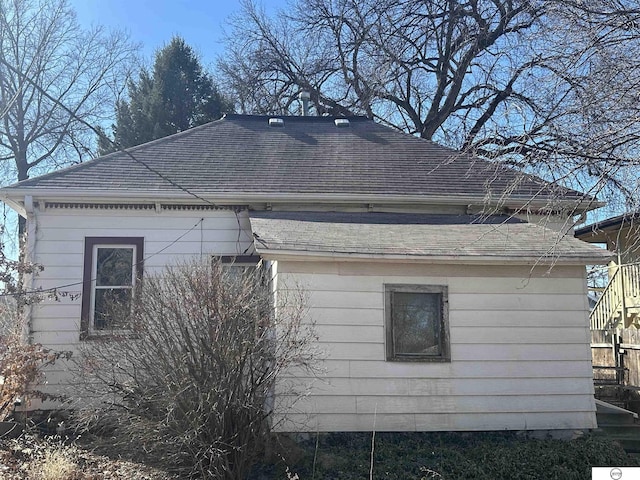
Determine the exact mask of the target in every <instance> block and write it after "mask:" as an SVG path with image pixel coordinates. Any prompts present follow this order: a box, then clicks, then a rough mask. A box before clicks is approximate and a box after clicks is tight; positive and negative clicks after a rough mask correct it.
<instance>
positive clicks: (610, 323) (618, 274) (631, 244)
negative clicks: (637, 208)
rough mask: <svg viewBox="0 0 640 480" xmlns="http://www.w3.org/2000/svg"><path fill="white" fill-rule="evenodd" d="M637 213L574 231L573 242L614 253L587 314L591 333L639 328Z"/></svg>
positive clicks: (639, 237) (639, 234)
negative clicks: (602, 248) (587, 244)
mask: <svg viewBox="0 0 640 480" xmlns="http://www.w3.org/2000/svg"><path fill="white" fill-rule="evenodd" d="M639 222H640V213H638V212H634V213H627V214H624V215H619V216H616V217H612V218H608V219H606V220H602V221H599V222H596V223H593V224H590V225H586V226H584V227H581V228H578V229H576V231H575V236H576V238H579V239H580V240H583V241H585V242H589V243H596V244H601V245H604V246H606V248H607V249H608V250H610V251H612V252H615V254H616V255H615V257H614V259H613V260H612V261H611V262H610V264H609V268H608V272H607V273H608V275H607V277H608V281H607V284H606V286H604V287H603V288H596V289H597V293H598V300H597V302H596V303H595V305H593V308H592V310H591V314H590V324H591V329H592V330H605V331H609V332H610V331H613V330H616V329H621V328H629V327H636V328H638V327H640V224H639Z"/></svg>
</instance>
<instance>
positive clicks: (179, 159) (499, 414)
mask: <svg viewBox="0 0 640 480" xmlns="http://www.w3.org/2000/svg"><path fill="white" fill-rule="evenodd" d="M0 194H1V195H2V198H3V200H4V201H5V202H6V203H7V204H8V205H10V206H11V207H12V208H13V209H15V210H16V211H17V212H18V213H19V214H20V215H22V216H23V217H25V218H27V222H28V223H27V230H28V239H27V244H28V252H29V255H30V257H31V258H32V259H33V260H34V261H36V262H38V263H40V264H42V265H44V267H45V270H44V272H43V273H42V274H41V275H40V276H39V277H38V278H37V279H35V286H37V287H42V288H50V287H54V286H60V285H64V286H66V287H64V289H65V290H67V291H72V292H74V293H77V294H79V295H80V298H79V299H75V298H63V299H62V300H61V301H60V302H45V303H43V304H41V305H38V306H37V307H35V308H34V309H33V311H32V312H31V313H30V316H31V317H30V325H29V328H30V332H31V335H32V337H33V339H34V340H35V341H38V342H42V343H44V344H46V345H49V346H52V347H55V348H58V349H74V348H76V347H77V345H78V343H79V342H85V341H91V337H92V335H97V334H99V333H100V331H101V329H103V328H104V327H105V325H104V323H105V322H104V318H103V317H102V316H101V298H102V293H101V291H100V290H101V288H100V287H101V285H96V282H95V281H94V279H95V278H96V276H97V275H99V273H100V272H99V270H100V269H101V268H103V266H102V263H101V262H102V260H101V257H102V256H104V255H107V254H108V255H115V256H117V257H119V258H120V260H121V261H122V262H121V263H122V264H124V265H125V267H124V269H123V272H122V273H123V275H124V276H125V277H127V276H128V277H129V278H130V280H129V281H128V282H127V281H125V282H123V285H122V286H120V287H122V288H125V287H126V285H125V284H130V283H131V281H132V280H131V279H132V278H133V274H134V273H133V269H132V267H131V266H132V265H134V264H138V265H142V261H144V270H145V271H150V270H154V269H158V268H161V267H163V266H164V265H166V264H168V263H171V262H173V261H175V260H176V259H178V258H181V257H185V256H194V255H197V256H209V255H211V256H238V258H239V259H240V260H243V259H244V257H243V256H247V255H250V256H260V257H261V258H262V259H263V261H264V263H265V264H266V265H268V267H269V268H270V270H271V273H272V278H273V281H274V284H275V288H276V289H279V288H282V285H287V284H288V283H289V282H293V281H295V282H297V283H298V284H299V285H302V286H303V287H304V288H305V289H306V290H307V292H308V297H309V300H308V301H309V311H310V316H311V318H313V320H314V321H315V322H316V328H317V332H318V336H319V339H318V342H319V343H320V346H321V347H322V349H323V350H324V351H325V352H326V358H325V360H323V366H324V368H325V371H326V374H325V376H324V377H323V378H322V379H321V381H318V382H316V383H315V384H314V387H313V389H312V391H311V392H310V395H309V396H308V397H306V398H305V399H304V401H303V403H302V404H298V405H297V408H298V410H296V412H294V413H292V414H291V415H290V416H289V419H290V422H289V423H285V424H283V425H282V427H281V428H282V430H284V431H295V430H309V431H362V430H364V431H371V430H372V429H374V428H375V429H376V430H379V431H383V430H391V431H393V430H396V431H416V430H418V431H436V430H462V431H466V430H504V429H511V430H532V429H541V430H549V429H590V428H594V427H596V417H595V404H594V398H593V383H592V372H591V354H590V350H589V325H588V320H587V315H588V306H587V296H586V273H585V265H586V264H594V263H606V262H607V260H608V258H609V254H608V253H607V252H605V251H603V250H602V249H599V248H597V247H594V246H592V245H588V244H586V243H584V242H581V241H579V240H577V239H575V238H573V236H572V235H566V233H567V232H568V231H570V230H571V225H572V223H573V221H572V216H573V215H575V214H580V213H582V212H584V211H586V210H589V209H591V208H593V206H594V202H593V200H592V199H589V198H585V197H584V196H583V195H582V194H580V193H578V192H575V191H572V190H569V189H566V188H563V187H561V186H559V185H555V184H549V183H546V182H544V181H542V180H541V179H539V178H536V177H534V176H530V175H526V174H522V173H518V172H515V171H513V170H510V169H507V168H505V167H503V166H500V165H497V164H494V163H490V162H486V161H483V160H480V159H478V158H475V157H473V156H470V155H466V154H462V153H459V152H457V151H454V150H451V149H448V148H444V147H442V146H439V145H437V144H434V143H432V142H430V141H426V140H422V139H419V138H416V137H413V136H410V135H406V134H403V133H400V132H397V131H395V130H392V129H390V128H387V127H384V126H381V125H379V124H376V123H374V122H372V121H370V120H367V119H365V118H359V117H355V118H332V117H273V118H270V117H263V116H242V115H227V116H226V117H224V118H223V119H221V120H219V121H216V122H213V123H210V124H207V125H203V126H200V127H197V128H194V129H192V130H188V131H185V132H182V133H179V134H176V135H173V136H170V137H167V138H164V139H160V140H156V141H153V142H150V143H147V144H144V145H141V146H138V147H135V148H131V149H129V150H128V151H126V152H118V153H113V154H110V155H107V156H105V157H102V158H99V159H96V160H93V161H90V162H87V163H84V164H80V165H76V166H73V167H70V168H67V169H65V170H60V171H58V172H54V173H50V174H47V175H43V176H41V177H39V178H34V179H30V180H26V181H23V182H20V183H17V184H15V185H12V186H9V187H6V188H4V189H2V190H0ZM64 380H65V372H64V371H63V370H61V371H58V372H52V373H51V374H49V377H48V381H49V387H50V388H56V385H57V384H62V383H64ZM299 381H301V382H302V381H305V382H306V379H299ZM279 400H280V401H281V402H280V403H281V404H286V399H279Z"/></svg>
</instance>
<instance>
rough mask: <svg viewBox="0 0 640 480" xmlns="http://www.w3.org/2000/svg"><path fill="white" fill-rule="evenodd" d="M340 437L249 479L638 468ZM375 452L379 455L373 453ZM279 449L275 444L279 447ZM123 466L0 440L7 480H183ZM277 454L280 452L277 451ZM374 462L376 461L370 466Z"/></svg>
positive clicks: (577, 445)
mask: <svg viewBox="0 0 640 480" xmlns="http://www.w3.org/2000/svg"><path fill="white" fill-rule="evenodd" d="M372 436H373V433H372V432H369V433H335V434H320V435H310V436H309V437H308V438H306V439H300V438H299V439H298V440H297V442H298V443H295V442H293V440H291V439H290V438H286V441H284V442H283V441H282V439H278V442H277V443H278V444H279V446H280V447H285V448H284V449H282V448H274V449H273V454H272V455H271V461H269V462H265V463H262V464H258V465H256V466H255V467H254V469H253V471H252V473H251V475H250V476H249V479H250V480H271V479H284V480H286V479H298V480H307V479H313V478H315V479H319V480H328V479H335V480H356V479H357V480H361V479H362V478H369V475H370V472H371V473H372V478H373V479H376V480H378V479H387V480H392V479H393V480H429V479H446V480H457V479H469V478H473V479H474V480H495V479H496V478H513V479H527V480H533V479H541V478H544V479H545V480H554V479H558V480H560V479H562V480H573V479H575V480H583V479H585V478H590V476H591V466H597V465H607V466H620V467H623V466H638V465H640V460H639V459H638V458H634V457H630V456H628V455H627V454H626V453H625V452H624V450H623V449H622V448H621V446H620V445H619V444H617V443H615V442H612V441H611V440H609V439H607V438H606V437H599V436H593V435H585V436H584V437H582V438H579V439H577V440H572V441H561V440H552V439H543V440H540V439H529V438H526V436H522V435H517V434H514V433H508V432H506V433H505V432H503V433H407V434H402V433H380V432H378V433H377V434H375V438H374V439H373V440H374V441H373V442H372ZM372 445H373V448H372ZM274 447H275V445H274ZM138 450H139V451H137V452H126V453H131V454H135V455H137V459H138V461H132V460H130V459H124V458H122V456H121V455H120V453H119V452H116V451H114V449H113V447H112V448H109V442H108V439H105V438H102V439H99V438H93V437H91V438H87V437H86V436H85V437H82V436H81V437H79V438H76V439H75V440H74V441H73V442H71V441H69V440H66V441H63V440H62V439H61V438H60V437H56V436H49V437H46V438H42V437H39V436H37V435H34V434H23V435H22V436H20V437H19V438H17V439H2V440H0V478H2V479H7V480H125V479H126V480H177V477H173V476H171V475H170V474H169V473H167V472H164V471H161V470H158V469H156V468H153V467H152V466H150V465H145V464H144V463H143V462H142V461H140V459H144V458H145V457H144V452H142V451H141V449H138ZM277 450H279V451H277ZM141 454H142V455H141ZM372 459H373V461H372Z"/></svg>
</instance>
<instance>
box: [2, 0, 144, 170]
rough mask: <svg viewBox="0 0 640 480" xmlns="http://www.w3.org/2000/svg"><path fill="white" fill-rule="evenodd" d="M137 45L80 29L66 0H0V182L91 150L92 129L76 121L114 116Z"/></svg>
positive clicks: (113, 35)
mask: <svg viewBox="0 0 640 480" xmlns="http://www.w3.org/2000/svg"><path fill="white" fill-rule="evenodd" d="M135 52H136V49H135V48H134V46H133V45H132V44H131V43H130V42H129V39H128V37H127V36H126V35H124V34H123V33H120V32H107V31H105V30H104V29H103V28H100V27H95V28H93V29H91V30H88V31H84V30H82V29H81V28H80V27H79V25H78V23H77V22H76V18H75V13H74V12H73V10H71V8H70V7H69V6H68V4H67V2H66V0H2V1H0V160H2V161H3V164H4V168H5V170H4V177H3V181H4V182H10V181H14V180H25V179H27V178H29V176H30V174H32V173H33V172H37V173H43V172H46V171H48V170H50V169H52V168H57V167H60V166H63V165H68V164H69V163H72V162H80V161H82V160H83V159H85V158H86V157H88V156H90V155H91V154H92V152H93V150H94V145H93V144H94V143H95V135H94V134H93V132H91V131H90V130H89V129H88V128H87V127H86V126H85V125H84V124H83V123H82V122H81V121H85V122H88V123H90V124H96V125H97V124H99V123H100V122H101V121H103V120H104V119H106V118H108V117H109V116H110V115H111V113H112V111H111V110H112V105H113V104H114V101H115V95H117V93H118V92H119V90H120V89H121V88H123V86H124V83H125V80H126V75H127V71H128V68H129V66H130V62H131V61H132V60H133V56H134V54H135ZM62 106H65V107H66V108H62Z"/></svg>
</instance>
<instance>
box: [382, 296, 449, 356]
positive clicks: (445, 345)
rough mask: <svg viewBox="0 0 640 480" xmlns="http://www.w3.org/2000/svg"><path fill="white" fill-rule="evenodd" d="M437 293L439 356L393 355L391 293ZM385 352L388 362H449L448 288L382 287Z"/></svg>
mask: <svg viewBox="0 0 640 480" xmlns="http://www.w3.org/2000/svg"><path fill="white" fill-rule="evenodd" d="M394 292H398V293H437V294H440V296H441V302H440V305H441V308H442V311H441V314H440V332H441V335H440V351H441V352H442V353H441V354H440V355H403V354H397V353H395V349H394V344H393V312H392V307H393V303H392V300H393V293H394ZM384 320H385V340H386V341H385V350H386V359H387V361H389V362H450V361H451V345H450V337H449V288H448V287H447V285H418V284H385V285H384Z"/></svg>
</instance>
